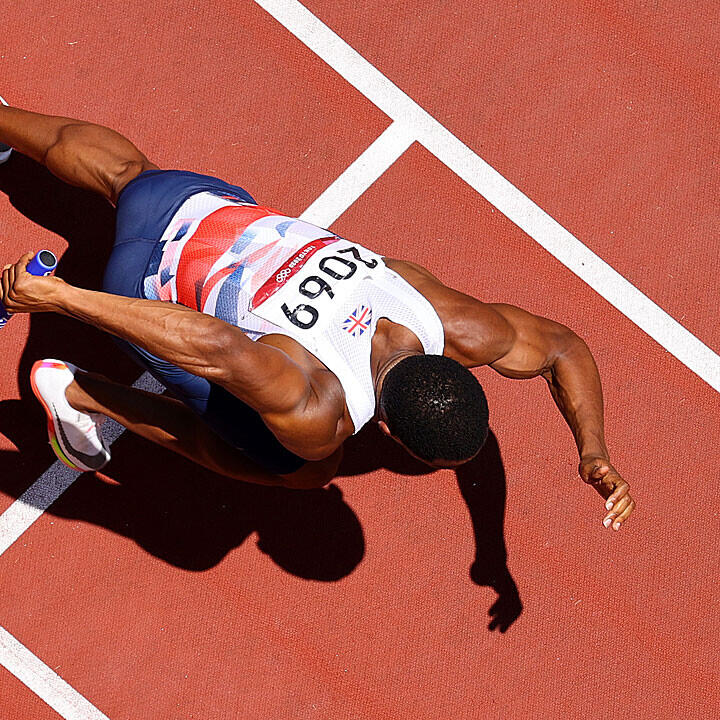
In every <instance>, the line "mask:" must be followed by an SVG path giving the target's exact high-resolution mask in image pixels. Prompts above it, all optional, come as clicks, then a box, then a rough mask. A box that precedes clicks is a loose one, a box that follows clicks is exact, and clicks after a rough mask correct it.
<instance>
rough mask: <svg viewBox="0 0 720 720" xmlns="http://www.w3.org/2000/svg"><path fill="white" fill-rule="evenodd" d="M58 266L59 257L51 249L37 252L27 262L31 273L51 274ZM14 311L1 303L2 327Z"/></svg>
mask: <svg viewBox="0 0 720 720" xmlns="http://www.w3.org/2000/svg"><path fill="white" fill-rule="evenodd" d="M56 267H57V258H56V257H55V255H54V254H53V253H51V252H50V251H49V250H41V251H40V252H39V253H35V257H33V258H32V260H30V262H29V263H28V264H27V271H28V272H29V273H30V274H31V275H38V276H43V275H49V274H50V273H51V272H52V271H53V270H54V269H55V268H56ZM11 316H12V313H9V312H8V311H7V310H6V309H5V308H4V307H3V305H2V303H0V328H3V327H5V323H6V322H7V321H8V320H9V319H10V317H11Z"/></svg>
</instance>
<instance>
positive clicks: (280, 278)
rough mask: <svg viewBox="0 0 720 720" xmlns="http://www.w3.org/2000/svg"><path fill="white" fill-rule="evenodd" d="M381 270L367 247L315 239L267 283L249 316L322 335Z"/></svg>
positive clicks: (334, 238)
mask: <svg viewBox="0 0 720 720" xmlns="http://www.w3.org/2000/svg"><path fill="white" fill-rule="evenodd" d="M379 267H382V258H381V256H380V255H376V254H375V253H373V252H371V251H370V250H367V249H366V248H364V247H360V246H358V245H353V244H352V243H350V242H348V241H347V240H343V239H342V238H338V237H332V238H322V239H320V240H315V241H313V242H311V243H308V244H307V245H305V247H303V248H301V249H300V250H299V251H298V252H297V253H296V254H295V255H293V257H292V258H290V260H288V261H287V262H286V263H284V264H283V265H282V266H281V267H279V268H278V269H277V270H276V271H275V272H274V273H273V275H272V276H271V277H270V278H268V280H267V281H266V282H265V283H264V284H263V286H262V287H261V288H260V289H259V290H258V291H257V292H256V293H255V295H254V296H253V299H252V302H251V304H250V311H251V312H252V313H253V314H255V315H258V316H259V317H261V318H263V319H264V320H267V321H268V322H271V323H273V324H274V325H277V326H279V327H281V328H283V329H287V330H289V331H291V332H292V333H293V334H297V332H298V331H303V330H311V329H312V330H313V331H315V332H318V331H320V330H321V329H322V328H324V327H325V325H326V324H327V323H329V322H330V321H331V320H332V318H333V317H334V316H335V314H336V313H337V312H338V311H339V309H340V308H341V307H342V306H343V305H344V301H345V299H347V298H349V297H350V296H351V295H352V293H353V291H354V290H355V289H356V288H357V286H358V285H359V284H360V283H361V282H362V281H363V280H364V279H365V278H367V277H368V276H369V275H371V274H372V273H373V272H374V271H376V269H377V268H379Z"/></svg>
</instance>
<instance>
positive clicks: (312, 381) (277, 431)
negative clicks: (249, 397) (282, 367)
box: [257, 334, 353, 460]
mask: <svg viewBox="0 0 720 720" xmlns="http://www.w3.org/2000/svg"><path fill="white" fill-rule="evenodd" d="M257 342H258V343H259V344H262V345H265V346H269V347H272V348H274V349H276V350H280V351H281V352H282V353H284V354H285V355H286V356H287V357H288V358H289V360H290V361H291V362H292V364H293V365H295V366H297V368H298V369H299V370H300V371H301V373H302V375H303V377H304V378H305V380H306V383H304V384H303V389H302V392H299V393H296V392H294V390H295V389H296V388H294V387H293V384H292V383H291V384H288V383H283V382H279V383H273V384H272V385H271V387H270V388H269V390H270V392H271V393H272V394H273V395H277V394H278V393H277V388H278V386H282V387H283V388H284V392H283V393H281V394H282V395H283V396H285V397H288V396H293V395H297V400H293V401H292V402H289V403H288V405H287V407H284V408H282V409H281V410H280V411H278V412H273V411H265V412H261V413H260V414H261V416H262V418H263V421H264V422H265V424H266V425H267V426H268V427H269V428H270V430H271V431H272V432H273V434H274V435H275V436H276V437H277V438H278V440H280V442H281V443H282V444H283V445H284V446H285V447H287V448H288V449H289V450H291V451H292V452H294V453H296V454H298V455H300V456H301V457H303V458H305V459H306V460H321V459H323V458H326V457H328V456H329V455H331V454H332V453H333V452H334V451H335V450H337V448H338V447H339V446H340V445H341V444H342V442H343V441H344V440H345V439H346V438H347V437H349V436H350V435H352V433H353V424H352V420H351V419H350V414H349V412H348V410H347V406H346V403H345V396H344V393H343V390H342V386H341V385H340V383H339V381H338V379H337V378H336V376H335V375H334V374H333V373H331V372H330V371H329V370H328V369H327V368H326V367H325V366H324V365H323V364H322V363H321V362H320V361H319V360H318V359H317V358H316V357H315V356H314V355H312V354H311V353H309V352H308V351H307V350H306V349H305V348H303V347H302V346H301V345H300V344H299V343H297V342H296V341H295V340H293V339H291V338H289V337H287V336H284V335H274V334H272V335H266V336H264V337H263V338H260V339H259V340H258V341H257Z"/></svg>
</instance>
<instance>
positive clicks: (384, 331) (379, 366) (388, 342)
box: [370, 318, 423, 408]
mask: <svg viewBox="0 0 720 720" xmlns="http://www.w3.org/2000/svg"><path fill="white" fill-rule="evenodd" d="M422 353H423V346H422V343H421V342H420V340H418V338H417V336H416V335H415V333H413V332H412V331H410V330H408V329H407V328H406V327H405V326H403V325H399V324H397V323H393V322H390V321H389V320H387V319H386V318H382V319H381V320H380V321H379V322H378V324H377V330H376V331H375V335H373V340H372V353H371V355H370V370H371V372H372V377H373V382H374V384H375V405H376V408H377V407H378V401H379V398H380V391H381V390H382V384H383V381H384V380H385V376H386V375H387V374H388V372H390V370H392V369H393V367H395V365H397V364H398V363H399V362H400V361H401V360H404V359H405V358H406V357H410V356H411V355H421V354H422Z"/></svg>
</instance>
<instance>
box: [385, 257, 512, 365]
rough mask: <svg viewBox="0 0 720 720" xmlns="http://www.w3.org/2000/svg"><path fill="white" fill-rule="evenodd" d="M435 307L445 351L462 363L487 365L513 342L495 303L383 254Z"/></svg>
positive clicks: (394, 268) (391, 266) (503, 353)
mask: <svg viewBox="0 0 720 720" xmlns="http://www.w3.org/2000/svg"><path fill="white" fill-rule="evenodd" d="M385 263H386V265H387V266H388V267H389V268H390V269H391V270H394V271H395V272H396V273H398V275H400V276H402V277H403V278H404V279H405V280H407V282H409V283H410V284H411V285H412V286H413V287H414V288H415V289H416V290H417V291H418V292H419V293H421V294H422V295H423V296H424V297H425V298H426V299H427V300H428V302H430V304H431V305H432V306H433V307H434V308H435V311H436V312H437V314H438V316H439V317H440V321H441V322H442V324H443V328H444V330H445V355H447V356H448V357H451V358H452V359H453V360H457V361H458V362H460V363H462V364H463V365H465V366H466V367H476V366H478V365H489V364H491V363H493V362H495V361H496V360H497V359H498V358H500V357H502V356H503V355H505V353H506V352H507V351H508V349H509V348H510V347H511V346H512V344H513V342H514V339H515V338H514V331H513V327H512V325H511V324H510V323H508V321H507V320H506V318H505V317H504V315H503V314H502V313H500V312H498V310H497V309H496V306H495V305H493V304H489V303H484V302H482V301H480V300H478V299H477V298H474V297H472V296H470V295H466V294H465V293H462V292H460V291H459V290H455V289H454V288H451V287H449V286H448V285H445V284H444V283H443V282H442V281H441V280H439V279H438V278H437V277H435V275H433V274H432V273H431V272H430V271H429V270H427V269H426V268H424V267H422V266H420V265H417V264H415V263H412V262H408V261H406V260H395V259H392V258H385Z"/></svg>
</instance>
